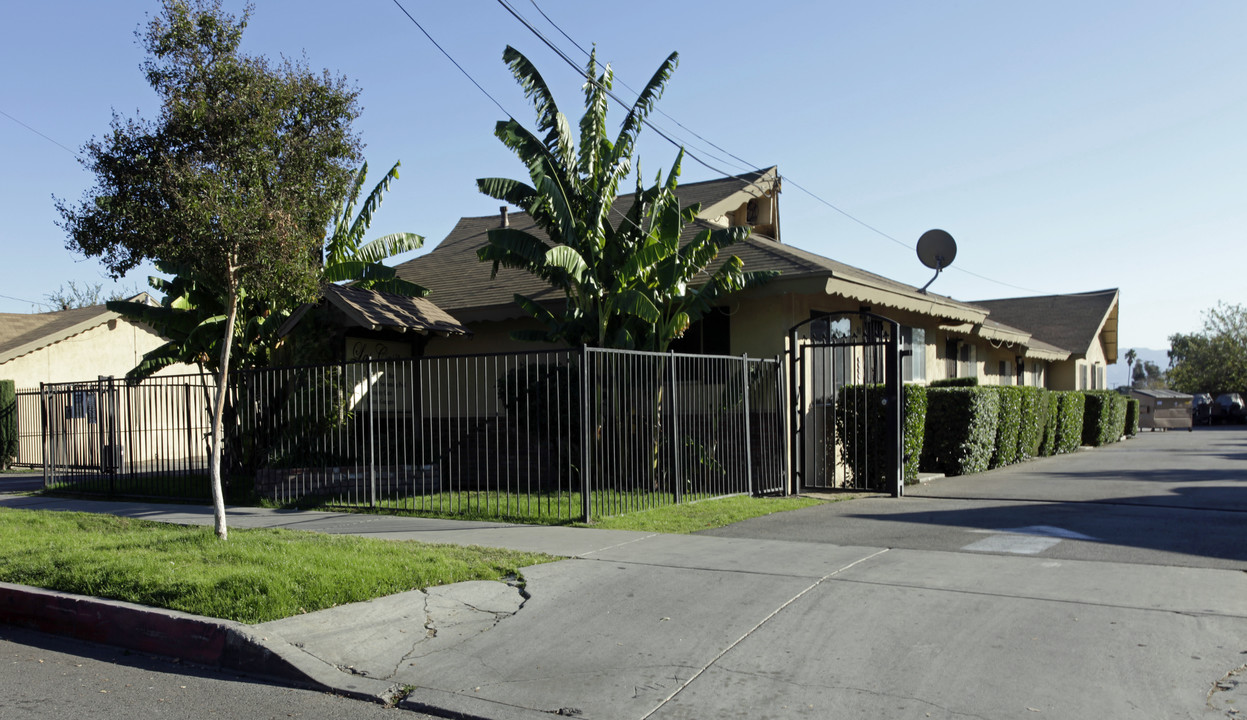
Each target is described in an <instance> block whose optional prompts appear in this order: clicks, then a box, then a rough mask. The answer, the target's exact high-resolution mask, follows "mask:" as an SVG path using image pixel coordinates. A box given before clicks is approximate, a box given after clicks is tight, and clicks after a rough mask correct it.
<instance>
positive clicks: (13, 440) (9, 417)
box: [0, 380, 17, 470]
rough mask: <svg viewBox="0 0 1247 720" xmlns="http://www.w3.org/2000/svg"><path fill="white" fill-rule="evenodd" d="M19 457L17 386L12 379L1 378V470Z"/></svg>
mask: <svg viewBox="0 0 1247 720" xmlns="http://www.w3.org/2000/svg"><path fill="white" fill-rule="evenodd" d="M15 457H17V388H16V387H14V385H13V381H12V380H0V470H8V469H9V463H11V462H13V458H15Z"/></svg>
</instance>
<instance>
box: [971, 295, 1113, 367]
mask: <svg viewBox="0 0 1247 720" xmlns="http://www.w3.org/2000/svg"><path fill="white" fill-rule="evenodd" d="M1118 294H1119V293H1118V291H1117V289H1116V288H1113V289H1109V290H1098V291H1095V292H1088V293H1074V294H1070V295H1043V296H1038V297H1024V298H1001V299H998V300H981V301H976V302H975V303H973V304H974V305H977V306H979V307H981V308H984V309H986V310H987V311H989V312H990V313H991V317H992V319H993V320H997V321H999V322H1002V323H1005V324H1007V325H1012V326H1013V327H1016V328H1021V329H1023V330H1025V331H1027V332H1029V333H1030V334H1031V335H1032V336H1033V337H1034V338H1035V339H1037V340H1042V341H1043V342H1045V343H1049V344H1051V345H1055V346H1057V347H1059V348H1064V349H1066V350H1069V351H1071V352H1072V353H1073V354H1075V355H1079V356H1085V355H1086V354H1087V350H1088V349H1089V348H1091V347H1092V345H1093V344H1094V343H1095V342H1097V340H1098V339H1099V338H1100V336H1101V334H1103V335H1104V345H1105V347H1104V355H1105V359H1106V360H1107V361H1108V362H1110V363H1112V362H1116V361H1117V301H1118Z"/></svg>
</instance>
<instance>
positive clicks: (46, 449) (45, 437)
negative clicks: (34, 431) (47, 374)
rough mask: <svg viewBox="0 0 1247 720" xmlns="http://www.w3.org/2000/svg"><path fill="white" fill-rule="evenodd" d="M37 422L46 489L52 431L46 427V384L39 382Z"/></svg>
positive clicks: (46, 486) (44, 487) (50, 457)
mask: <svg viewBox="0 0 1247 720" xmlns="http://www.w3.org/2000/svg"><path fill="white" fill-rule="evenodd" d="M39 424H40V428H41V431H42V432H41V436H42V437H40V441H41V442H42V443H43V489H44V490H47V489H48V476H49V474H50V473H49V470H50V468H49V467H48V463H49V462H51V460H52V441H51V437H52V433H51V432H50V428H49V427H48V390H47V384H46V383H44V382H42V381H40V382H39Z"/></svg>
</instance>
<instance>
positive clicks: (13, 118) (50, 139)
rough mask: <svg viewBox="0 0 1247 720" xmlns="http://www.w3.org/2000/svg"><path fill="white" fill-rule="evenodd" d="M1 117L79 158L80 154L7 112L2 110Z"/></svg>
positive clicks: (0, 111)
mask: <svg viewBox="0 0 1247 720" xmlns="http://www.w3.org/2000/svg"><path fill="white" fill-rule="evenodd" d="M0 115H3V116H5V117H6V118H8V119H10V120H12V121H13V122H15V123H17V124H18V125H21V126H22V127H24V128H26V129H27V130H29V131H31V132H32V133H34V134H36V135H38V136H39V137H41V138H43V139H44V140H47V141H48V142H50V143H52V144H53V145H55V146H57V147H58V148H60V149H62V150H64V151H65V152H67V153H69V154H70V155H73V156H74V157H75V158H77V157H78V153H76V152H74V151H73V150H70V149H69V148H67V147H65V146H64V145H62V144H60V143H59V142H57V141H55V140H53V139H52V138H50V137H48V136H47V135H44V134H43V133H41V132H39V131H38V130H36V129H34V128H32V127H31V126H29V125H27V124H26V123H24V122H22V121H21V120H18V119H17V118H15V117H13V116H12V115H10V114H8V113H6V112H5V111H3V110H0Z"/></svg>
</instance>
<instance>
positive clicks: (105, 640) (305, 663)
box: [0, 582, 398, 704]
mask: <svg viewBox="0 0 1247 720" xmlns="http://www.w3.org/2000/svg"><path fill="white" fill-rule="evenodd" d="M0 623H3V624H7V625H14V626H18V627H24V628H29V629H32V630H37V631H39V632H43V633H48V634H49V635H60V636H64V637H72V638H75V639H78V640H85V641H88V642H94V643H99V644H101V645H109V646H112V647H118V648H123V649H126V650H133V651H136V652H141V653H147V654H151V655H161V656H164V657H170V658H175V659H178V660H182V661H185V662H189V663H194V664H196V665H203V666H207V667H212V668H219V669H222V670H232V671H236V672H241V673H245V674H247V675H252V676H260V677H265V678H269V679H273V680H278V681H281V682H284V683H288V684H294V685H299V686H304V687H312V688H315V689H318V690H328V691H332V692H335V693H338V694H341V695H347V696H350V697H354V698H358V699H361V700H372V701H375V702H380V703H387V704H388V703H390V702H392V701H393V700H394V698H395V697H396V695H397V693H398V688H397V687H396V686H395V685H394V684H393V683H388V682H385V681H383V680H376V679H373V678H367V677H361V676H357V675H351V674H349V673H347V672H344V671H342V670H341V669H339V668H337V667H334V666H332V665H329V664H327V663H324V662H322V661H320V660H317V659H316V658H314V657H312V656H311V655H309V654H307V653H306V652H304V651H303V650H302V649H300V648H298V647H296V646H295V645H293V644H291V643H288V642H286V641H285V640H284V639H282V638H280V637H277V636H275V635H273V634H271V633H267V634H265V635H259V634H257V633H255V632H254V631H252V629H251V628H250V627H249V626H247V625H244V624H242V623H237V622H233V621H231V620H219V619H216V618H206V617H201V616H199V615H191V614H189V613H183V612H178V611H176V610H164V609H160V608H151V607H146V606H144V605H136V604H134V603H128V602H123V601H120V600H106V599H103V598H95V597H87V596H84V595H74V594H72V593H63V592H57V591H54V590H45V589H43V588H36V587H29V586H26V585H15V584H13V583H5V582H0Z"/></svg>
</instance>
